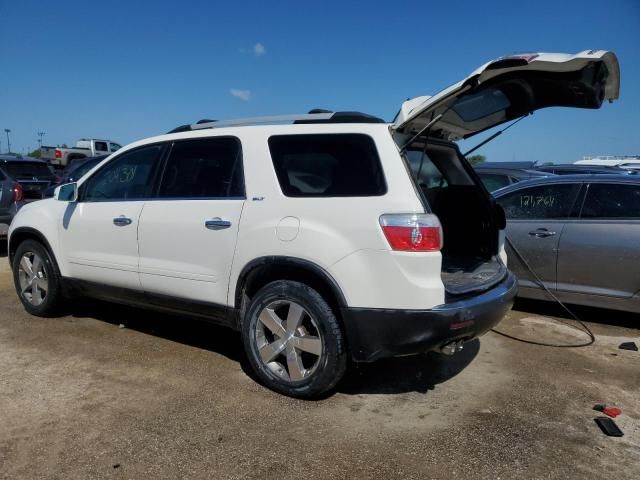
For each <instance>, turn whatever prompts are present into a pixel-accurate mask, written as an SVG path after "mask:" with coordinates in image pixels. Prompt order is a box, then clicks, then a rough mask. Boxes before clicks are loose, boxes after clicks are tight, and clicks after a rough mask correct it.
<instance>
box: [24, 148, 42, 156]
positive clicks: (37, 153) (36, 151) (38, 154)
mask: <svg viewBox="0 0 640 480" xmlns="http://www.w3.org/2000/svg"><path fill="white" fill-rule="evenodd" d="M27 155H29V156H30V157H33V158H40V149H39V148H38V149H36V150H34V151H33V152H29V153H28V154H27Z"/></svg>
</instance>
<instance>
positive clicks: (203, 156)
mask: <svg viewBox="0 0 640 480" xmlns="http://www.w3.org/2000/svg"><path fill="white" fill-rule="evenodd" d="M158 196H159V197H161V198H229V197H244V181H243V175H242V154H241V148H240V141H239V140H238V139H237V138H235V137H216V138H203V139H198V140H185V141H180V142H175V143H174V144H173V147H172V149H171V153H170V154H169V159H168V160H167V166H166V167H165V170H164V174H163V176H162V182H161V184H160V191H159V194H158Z"/></svg>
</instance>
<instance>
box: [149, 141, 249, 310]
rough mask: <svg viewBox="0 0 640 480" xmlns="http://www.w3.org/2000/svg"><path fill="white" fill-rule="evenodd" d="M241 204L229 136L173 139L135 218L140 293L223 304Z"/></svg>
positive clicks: (235, 145) (238, 167) (237, 151)
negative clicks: (152, 196) (154, 188)
mask: <svg viewBox="0 0 640 480" xmlns="http://www.w3.org/2000/svg"><path fill="white" fill-rule="evenodd" d="M244 202H245V192H244V182H243V174H242V157H241V148H240V142H239V140H238V139H237V138H234V137H209V138H204V139H194V140H180V141H176V142H174V144H173V146H172V148H171V152H170V154H169V156H168V159H167V163H166V166H165V169H164V173H163V175H162V179H161V183H160V188H159V191H158V198H157V199H156V200H154V201H150V202H147V203H146V204H145V206H144V210H143V211H142V216H141V218H140V228H139V242H140V281H141V283H142V287H143V289H144V290H145V291H146V292H151V293H158V294H163V295H167V296H173V297H179V298H181V299H190V300H196V301H200V302H206V303H217V304H220V305H225V304H226V303H227V290H228V287H229V275H230V272H231V264H232V261H233V255H234V251H235V245H236V240H237V235H238V226H239V223H240V216H241V213H242V208H243V206H244Z"/></svg>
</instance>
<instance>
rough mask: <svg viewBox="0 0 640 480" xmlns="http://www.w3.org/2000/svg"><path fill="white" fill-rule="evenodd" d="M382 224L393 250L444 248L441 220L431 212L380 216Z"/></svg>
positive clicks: (428, 250) (416, 250)
mask: <svg viewBox="0 0 640 480" xmlns="http://www.w3.org/2000/svg"><path fill="white" fill-rule="evenodd" d="M380 226H381V227H382V231H383V232H384V236H385V237H387V241H388V242H389V245H391V248H392V249H393V250H400V251H407V252H437V251H439V250H440V249H442V226H441V225H440V220H438V217H436V216H435V215H432V214H430V213H399V214H397V213H394V214H391V213H389V214H385V215H382V216H381V217H380Z"/></svg>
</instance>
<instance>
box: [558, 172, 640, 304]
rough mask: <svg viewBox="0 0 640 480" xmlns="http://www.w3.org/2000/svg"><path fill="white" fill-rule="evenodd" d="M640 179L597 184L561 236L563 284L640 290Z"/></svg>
mask: <svg viewBox="0 0 640 480" xmlns="http://www.w3.org/2000/svg"><path fill="white" fill-rule="evenodd" d="M639 272H640V184H633V183H592V184H590V185H589V186H588V189H587V194H586V198H585V201H584V205H583V207H582V213H581V216H580V218H579V219H578V220H575V221H572V222H570V223H568V224H567V225H566V227H565V230H564V233H563V235H562V238H561V240H560V252H559V257H558V289H559V290H563V291H567V292H575V293H583V294H589V295H606V296H611V297H625V298H626V297H631V296H633V295H634V294H635V293H636V292H638V291H640V273H639Z"/></svg>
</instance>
